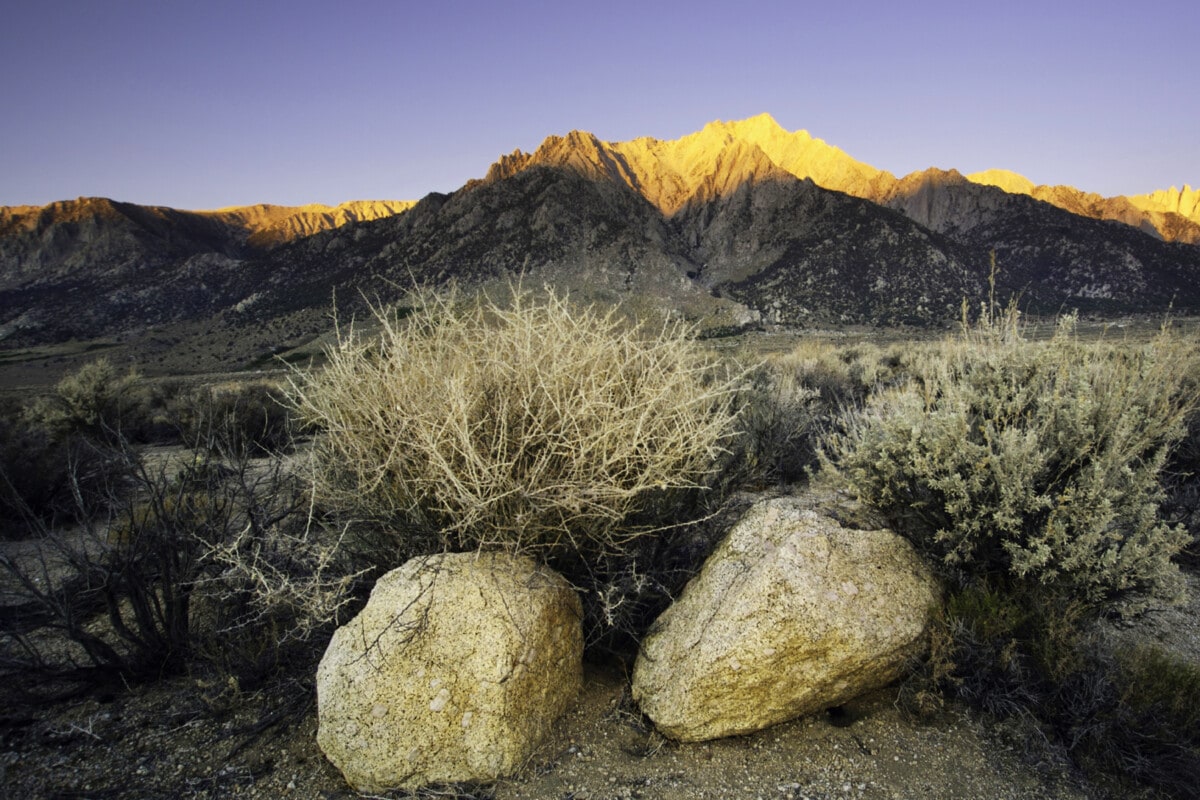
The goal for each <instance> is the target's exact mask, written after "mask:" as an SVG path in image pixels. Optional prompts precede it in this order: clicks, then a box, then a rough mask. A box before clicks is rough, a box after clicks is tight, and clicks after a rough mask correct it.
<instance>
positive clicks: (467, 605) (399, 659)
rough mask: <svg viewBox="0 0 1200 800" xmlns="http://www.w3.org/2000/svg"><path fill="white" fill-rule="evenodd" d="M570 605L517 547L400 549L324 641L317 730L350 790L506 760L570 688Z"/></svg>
mask: <svg viewBox="0 0 1200 800" xmlns="http://www.w3.org/2000/svg"><path fill="white" fill-rule="evenodd" d="M580 616H581V610H580V603H579V598H578V597H577V595H576V594H575V593H574V591H573V590H572V589H571V587H570V586H569V585H568V584H567V583H566V581H565V580H563V578H562V577H561V576H558V575H557V574H555V573H553V572H551V571H549V570H548V569H546V568H544V567H539V566H538V565H537V564H535V563H534V562H533V561H532V560H530V559H527V558H516V557H512V556H508V555H503V554H497V553H462V554H454V555H449V554H446V555H437V556H431V557H427V558H419V559H414V560H413V561H410V562H408V563H407V564H405V565H404V566H402V567H400V568H399V569H396V570H393V571H392V572H389V573H388V574H387V575H384V576H383V577H382V578H380V580H379V582H378V583H377V584H376V586H375V588H374V590H373V591H372V592H371V599H370V601H369V602H368V603H367V605H366V607H365V608H364V609H363V610H362V612H361V613H360V614H359V615H358V616H357V617H355V618H354V619H353V620H351V621H350V622H349V623H347V624H346V625H344V626H343V627H341V628H339V629H338V630H337V632H336V633H335V634H334V636H333V639H332V641H331V642H330V643H329V648H328V650H327V651H326V653H325V656H324V658H322V659H321V664H320V666H319V668H318V671H317V714H318V724H319V728H318V732H317V742H318V744H319V745H320V747H321V750H322V751H323V752H324V753H325V755H326V756H327V757H328V758H329V759H330V760H331V761H332V762H333V763H334V764H335V765H337V767H338V768H339V769H340V770H341V771H342V773H343V774H344V775H345V777H346V780H347V781H348V782H349V783H350V785H351V786H353V787H354V788H355V789H357V790H359V791H363V792H382V791H386V790H388V789H393V788H410V789H411V788H416V787H419V786H423V785H426V784H431V783H452V782H458V781H470V780H478V781H487V780H494V779H495V778H498V777H500V776H502V775H505V774H506V773H509V772H512V771H513V770H515V769H516V768H517V767H518V766H519V765H520V764H521V763H522V762H523V761H524V760H525V759H526V758H528V756H529V755H530V753H531V752H532V750H533V748H534V747H536V746H537V744H538V743H539V742H540V741H541V739H542V737H543V736H544V735H545V734H546V733H547V731H548V730H549V728H550V725H551V724H552V723H553V722H554V720H555V719H556V718H557V717H558V716H559V715H560V714H562V713H563V711H565V710H566V708H567V707H568V706H569V705H570V704H571V703H572V702H573V701H574V699H575V696H576V694H577V693H578V691H579V688H580V683H581V680H582V648H583V636H582V632H581V627H580Z"/></svg>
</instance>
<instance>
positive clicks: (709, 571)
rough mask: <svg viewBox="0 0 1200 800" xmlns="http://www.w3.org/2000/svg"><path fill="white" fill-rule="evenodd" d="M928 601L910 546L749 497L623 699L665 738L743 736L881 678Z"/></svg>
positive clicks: (914, 636)
mask: <svg viewBox="0 0 1200 800" xmlns="http://www.w3.org/2000/svg"><path fill="white" fill-rule="evenodd" d="M937 598H938V588H937V585H936V583H935V581H934V579H933V577H932V575H931V574H930V572H929V570H928V569H927V568H926V567H925V566H924V564H923V563H922V562H921V561H920V560H919V558H918V557H917V555H916V553H915V552H914V551H913V549H912V546H911V545H910V544H909V543H908V542H907V541H905V540H904V539H902V538H900V537H899V536H897V535H896V534H894V533H892V532H891V531H887V530H871V531H863V530H853V529H848V528H843V527H842V526H841V525H839V524H838V523H837V522H835V521H833V520H832V519H829V518H828V517H824V516H822V515H820V514H818V513H816V512H815V511H813V510H811V509H808V508H805V506H804V504H803V502H801V501H800V500H798V499H795V498H777V499H774V500H767V501H763V502H760V503H758V504H757V505H755V506H754V507H753V508H751V509H750V511H748V512H747V513H746V515H745V516H744V517H743V518H742V519H741V520H740V521H739V522H738V523H737V524H736V525H734V527H733V528H732V529H731V530H730V532H729V534H728V536H727V537H726V538H725V540H724V541H723V542H722V543H721V544H720V545H719V546H718V547H717V549H716V551H715V552H714V553H713V554H712V555H711V556H710V557H709V559H708V561H706V562H705V565H704V567H703V569H702V570H701V572H700V574H699V575H698V576H696V578H695V579H693V581H692V582H691V583H689V584H688V585H687V587H686V588H685V589H684V591H683V593H682V595H681V596H680V597H679V599H678V600H676V601H675V603H673V604H672V605H671V607H670V608H668V609H667V610H666V611H665V612H664V613H663V614H662V616H661V617H659V619H658V620H657V621H656V622H655V623H654V625H653V626H652V628H651V631H650V633H649V634H648V635H647V637H646V638H645V640H644V641H643V642H642V647H641V652H640V653H639V654H638V658H637V661H636V663H635V664H634V671H633V697H634V699H635V700H637V702H638V703H639V704H640V705H641V708H642V710H643V711H644V712H645V713H646V715H647V716H649V717H650V719H652V720H653V721H654V724H655V725H656V726H657V727H658V729H659V730H660V731H662V732H663V733H664V734H666V735H667V736H670V737H672V738H674V739H679V740H681V741H701V740H705V739H714V738H718V737H721V736H730V735H736V734H743V733H750V732H752V731H756V730H760V729H762V728H765V727H767V726H770V725H774V724H776V723H779V722H783V721H785V720H788V719H792V718H794V717H798V716H801V715H804V714H808V713H812V712H815V711H819V710H822V709H824V708H829V707H832V706H836V705H840V704H841V703H843V702H845V701H847V700H849V699H851V698H853V697H855V696H857V695H859V694H862V693H863V692H866V691H869V690H872V689H876V688H879V687H882V686H886V685H887V684H888V683H890V682H892V681H893V680H895V679H896V678H897V677H899V675H900V674H901V672H902V670H903V667H904V663H905V661H906V660H907V659H908V658H909V657H910V656H913V655H915V654H918V653H919V652H920V650H921V647H922V645H923V642H924V636H923V633H924V631H925V629H926V626H927V624H928V622H929V619H930V613H931V610H932V609H933V607H934V604H935V602H936V601H937Z"/></svg>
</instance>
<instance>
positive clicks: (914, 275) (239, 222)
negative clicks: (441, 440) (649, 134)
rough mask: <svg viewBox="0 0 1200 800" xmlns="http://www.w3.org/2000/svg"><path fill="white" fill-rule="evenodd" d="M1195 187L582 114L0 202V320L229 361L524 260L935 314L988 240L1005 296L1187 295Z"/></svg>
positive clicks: (835, 310)
mask: <svg viewBox="0 0 1200 800" xmlns="http://www.w3.org/2000/svg"><path fill="white" fill-rule="evenodd" d="M1196 195H1197V193H1196V192H1193V191H1192V190H1191V189H1190V188H1187V187H1185V189H1184V191H1183V192H1178V191H1174V190H1172V191H1169V192H1161V193H1156V194H1154V195H1146V196H1143V197H1141V198H1109V199H1107V200H1105V199H1103V198H1097V197H1096V196H1095V195H1086V194H1084V193H1082V192H1078V191H1076V190H1069V189H1068V187H1050V188H1047V187H1036V186H1032V184H1031V183H1030V182H1029V181H1025V180H1023V179H1021V178H1020V176H1016V175H1013V174H1010V173H1000V172H992V173H987V174H982V175H975V176H970V177H964V176H962V175H960V174H959V173H957V172H954V171H942V170H935V169H931V170H926V171H924V172H919V173H914V174H912V175H908V176H905V177H903V178H896V177H895V176H893V175H891V174H890V173H887V172H884V171H881V170H877V169H875V168H873V167H870V166H869V165H866V164H862V163H860V162H858V161H855V160H854V159H853V158H851V157H850V156H848V155H847V154H846V153H844V152H842V151H841V150H839V149H837V148H836V147H832V146H830V145H828V144H826V143H825V142H822V141H821V140H819V139H815V138H813V137H811V136H809V135H808V134H807V133H805V132H804V131H798V132H794V133H792V132H788V131H785V130H783V129H782V128H781V127H780V126H779V125H778V124H777V123H776V122H775V121H774V120H773V119H771V118H770V117H769V116H767V115H762V116H759V117H755V118H753V119H750V120H745V121H741V122H714V123H711V124H709V125H707V126H705V127H704V128H703V129H702V130H700V131H698V132H697V133H695V134H692V135H690V136H685V137H683V138H681V139H678V140H674V141H660V140H656V139H650V138H641V139H635V140H632V141H629V142H615V143H614V142H605V141H602V140H600V139H598V138H597V137H595V136H593V135H591V134H589V133H586V132H581V131H574V132H571V133H569V134H567V135H566V136H551V137H549V138H547V139H546V140H545V141H544V142H543V143H542V145H541V146H540V147H539V148H538V149H537V150H536V151H534V152H533V153H523V152H520V151H517V152H514V153H512V154H510V155H507V156H503V157H501V158H500V159H499V160H498V161H497V162H496V163H495V164H494V165H493V166H492V167H491V169H490V170H489V171H488V173H487V174H486V175H485V176H484V177H483V178H481V179H478V180H473V181H470V182H468V183H467V184H466V185H465V186H463V187H462V188H461V189H459V190H458V191H456V192H454V193H453V194H449V195H442V194H431V195H429V196H428V197H426V198H424V199H423V200H421V201H420V202H418V203H416V204H393V203H374V204H371V203H367V204H346V205H343V206H338V207H336V208H330V207H326V206H304V207H300V208H282V207H274V206H252V207H245V208H234V209H223V210H219V211H208V212H185V211H176V210H173V209H166V208H154V207H142V206H134V205H130V204H124V203H116V202H113V201H110V200H102V199H81V200H78V201H69V202H63V203H56V204H52V205H51V206H46V207H44V208H27V207H23V208H9V209H0V342H3V346H5V347H8V348H12V347H16V346H26V345H30V344H37V343H39V342H50V341H61V340H63V339H67V338H72V337H74V338H79V339H90V338H96V337H99V336H113V335H118V334H119V335H122V336H126V337H137V336H148V335H150V334H151V333H154V335H160V334H162V331H161V330H157V331H155V330H152V329H160V328H161V327H162V326H169V325H176V324H186V325H191V326H192V327H191V328H189V330H188V333H187V334H186V335H188V336H191V335H194V334H195V331H196V330H198V329H199V328H197V326H199V327H200V328H203V329H204V330H205V331H208V332H209V333H210V334H213V335H216V333H217V332H224V333H222V335H224V336H227V337H228V338H229V340H228V342H227V343H226V345H225V346H224V347H225V351H224V354H223V355H222V358H223V359H224V361H223V362H222V363H225V364H228V365H230V366H234V365H236V364H238V363H243V362H245V361H246V360H247V359H251V360H252V359H253V357H255V355H254V354H255V353H257V357H261V356H262V353H261V352H259V351H260V350H262V351H264V352H271V351H272V350H275V349H277V348H278V347H279V346H280V342H279V341H278V339H279V337H280V336H281V331H283V330H284V329H286V331H287V336H286V337H285V338H287V339H295V338H297V337H299V338H303V337H304V336H310V335H312V334H315V333H316V332H317V329H318V327H320V326H327V325H328V320H327V315H328V312H329V311H330V310H331V308H332V306H333V304H334V303H335V302H336V304H337V306H338V307H339V308H340V309H341V310H342V311H343V312H349V313H354V312H356V311H358V310H360V309H362V308H363V307H364V305H365V303H366V298H377V299H381V300H389V299H394V298H396V297H398V296H400V295H402V294H403V293H404V292H405V291H406V290H408V289H409V288H411V287H412V286H413V285H414V284H419V285H424V286H437V285H441V284H443V283H445V282H447V281H449V280H456V281H458V282H465V283H468V284H487V283H490V282H498V283H501V284H503V283H505V282H507V281H508V280H510V279H511V278H512V277H513V276H517V275H523V276H524V278H523V280H525V281H526V283H527V285H534V286H540V285H542V284H553V285H556V286H558V287H560V288H561V289H564V290H567V291H569V292H571V294H572V295H573V296H575V297H576V298H579V299H583V300H594V301H600V302H606V303H610V302H617V301H623V302H625V303H626V304H627V305H630V306H632V307H634V309H635V310H637V311H643V310H655V311H658V312H677V313H683V314H684V315H686V316H688V317H690V318H693V319H696V320H698V321H700V322H701V323H702V325H704V326H706V327H709V328H711V329H729V328H736V327H739V326H743V325H746V324H755V323H762V322H775V323H782V324H789V325H827V324H837V323H868V324H889V325H890V324H919V325H927V324H942V323H945V322H946V321H948V320H951V319H953V318H954V317H955V316H956V315H957V313H958V309H959V308H960V304H961V302H962V300H963V299H967V300H969V301H971V302H976V301H978V300H979V299H980V298H981V296H982V294H983V292H984V290H985V287H986V286H987V278H988V270H989V262H990V257H991V254H992V253H993V252H994V253H995V256H996V262H997V265H998V267H999V288H1000V291H1001V296H1002V297H1007V296H1008V295H1010V294H1020V295H1021V297H1022V303H1023V304H1024V305H1025V306H1026V307H1027V308H1029V309H1031V310H1035V311H1047V312H1056V311H1059V310H1061V309H1064V308H1080V309H1081V310H1082V311H1084V312H1085V313H1097V314H1116V313H1128V312H1135V311H1140V312H1161V311H1163V310H1165V309H1166V308H1167V307H1168V306H1169V305H1170V304H1172V303H1174V307H1175V308H1176V309H1184V310H1191V309H1200V280H1197V276H1198V275H1200V246H1196V245H1194V244H1189V243H1188V242H1191V241H1194V240H1195V241H1200V238H1198V237H1195V236H1193V233H1192V229H1193V228H1195V229H1196V231H1200V224H1198V223H1197V222H1194V221H1193V220H1192V218H1191V217H1192V216H1195V214H1196V206H1197V197H1196ZM1189 215H1191V216H1189ZM1165 239H1175V240H1176V241H1165ZM335 299H336V300H335ZM284 319H286V320H288V322H287V324H286V325H285V324H283V323H280V322H278V321H279V320H284ZM301 319H303V320H304V321H303V323H301V322H298V320H301ZM228 331H237V332H238V333H236V334H228V333H227V332H228ZM148 332H149V333H148ZM182 335H184V334H179V336H182ZM174 338H178V336H175V337H174ZM235 344H236V346H235Z"/></svg>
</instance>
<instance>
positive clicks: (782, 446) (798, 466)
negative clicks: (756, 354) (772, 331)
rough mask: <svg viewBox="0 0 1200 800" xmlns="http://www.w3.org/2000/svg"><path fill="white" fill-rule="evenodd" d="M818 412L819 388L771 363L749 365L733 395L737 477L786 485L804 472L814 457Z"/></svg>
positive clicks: (754, 481)
mask: <svg viewBox="0 0 1200 800" xmlns="http://www.w3.org/2000/svg"><path fill="white" fill-rule="evenodd" d="M821 412H822V404H821V401H820V395H819V392H818V391H817V390H815V389H812V388H810V387H808V386H806V385H805V384H804V383H803V382H802V381H801V380H800V379H799V378H798V377H797V375H796V373H795V371H792V370H788V369H786V368H783V367H781V366H780V365H778V364H776V363H774V362H767V363H765V364H762V365H759V366H757V367H755V368H753V369H752V370H750V371H749V373H748V375H747V385H746V387H745V389H744V390H743V391H742V392H741V393H740V395H739V396H738V421H739V431H740V433H739V436H738V439H737V443H736V447H735V448H734V449H735V452H736V453H737V455H738V456H739V459H738V463H737V465H736V466H737V468H738V469H739V470H740V471H741V473H742V474H741V475H740V476H739V477H740V480H742V481H743V482H745V483H746V484H749V485H754V484H769V483H778V484H789V483H794V482H796V481H798V480H800V479H801V478H802V477H804V473H805V469H806V468H807V467H809V466H811V465H812V463H813V462H814V459H815V453H816V440H817V433H818V431H819V424H820V422H821V420H822V413H821Z"/></svg>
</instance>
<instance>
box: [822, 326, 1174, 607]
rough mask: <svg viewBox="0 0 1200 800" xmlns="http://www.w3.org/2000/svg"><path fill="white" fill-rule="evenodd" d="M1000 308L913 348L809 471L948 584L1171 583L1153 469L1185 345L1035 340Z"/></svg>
mask: <svg viewBox="0 0 1200 800" xmlns="http://www.w3.org/2000/svg"><path fill="white" fill-rule="evenodd" d="M1016 319H1017V314H1016V312H1015V310H1011V311H1010V312H1009V313H1008V314H1006V315H1004V317H1003V318H1001V319H993V318H991V317H986V318H985V319H984V321H983V322H981V323H980V324H979V325H977V326H976V327H973V328H970V329H968V330H967V331H966V333H965V335H964V336H963V337H961V338H959V339H956V340H953V341H948V342H946V343H945V344H944V345H943V346H942V347H940V348H937V349H936V350H929V351H925V353H924V355H923V356H922V357H920V358H915V359H914V360H913V362H912V364H911V365H910V366H909V367H908V369H910V370H911V374H912V376H911V378H910V379H909V380H908V381H907V382H906V383H904V384H903V385H899V386H896V387H891V388H885V389H883V390H882V391H879V392H877V393H875V394H873V395H872V396H871V397H870V398H869V399H868V401H867V402H866V404H865V405H864V407H863V408H862V409H861V410H860V411H858V412H856V413H854V414H851V415H848V417H847V418H846V420H845V422H844V424H843V425H842V427H841V429H840V430H839V431H837V432H835V433H833V434H831V435H830V436H829V437H828V438H827V439H826V440H825V442H824V445H823V455H822V462H823V465H824V467H825V468H826V469H828V470H829V471H830V472H832V473H834V474H836V475H838V476H840V478H841V479H843V480H844V481H845V483H846V484H848V485H849V487H851V488H852V489H853V491H855V492H856V493H857V494H858V496H859V497H860V498H861V499H863V500H865V501H866V502H868V503H869V504H871V505H873V506H876V507H877V508H879V509H880V510H881V511H882V512H883V513H884V514H885V515H886V516H887V517H888V518H890V519H891V521H892V522H893V523H894V524H895V526H896V527H897V529H898V530H899V531H900V532H902V533H903V534H905V535H906V536H907V537H908V538H909V539H910V540H912V541H913V542H914V544H915V545H916V546H917V547H918V549H920V550H922V551H923V552H925V553H926V554H927V555H929V556H930V557H931V558H932V559H934V560H935V561H936V562H937V563H939V564H940V565H941V566H942V568H943V570H944V571H945V572H946V573H947V574H948V575H950V576H951V577H953V578H955V579H956V580H957V581H959V582H960V583H963V582H969V581H970V580H972V579H973V578H974V577H978V576H995V575H1001V576H1004V577H1005V579H1007V580H1010V581H1013V582H1022V583H1029V584H1035V585H1039V586H1042V587H1044V588H1046V589H1049V590H1053V591H1057V592H1062V593H1064V594H1069V595H1070V596H1073V597H1077V598H1079V599H1081V600H1082V601H1083V602H1085V603H1087V604H1089V605H1091V606H1093V607H1098V606H1101V605H1104V604H1106V603H1109V602H1110V601H1116V600H1118V599H1125V600H1128V599H1129V598H1130V597H1131V596H1132V595H1135V594H1139V593H1141V594H1147V595H1157V596H1161V597H1170V596H1173V595H1175V594H1176V593H1177V592H1178V591H1179V590H1180V587H1181V578H1180V575H1179V571H1178V568H1177V567H1176V566H1175V565H1174V564H1173V563H1172V561H1171V559H1172V557H1173V556H1174V555H1176V554H1177V553H1178V552H1179V551H1180V549H1181V548H1182V547H1183V546H1184V545H1185V544H1186V542H1187V538H1186V534H1185V533H1184V532H1183V531H1182V529H1180V528H1178V527H1172V526H1170V525H1168V524H1166V523H1165V522H1163V521H1162V519H1161V518H1160V516H1159V513H1158V507H1159V503H1160V502H1161V501H1162V499H1163V491H1162V488H1161V485H1160V482H1159V480H1160V474H1161V472H1162V469H1163V466H1164V464H1165V462H1166V459H1167V457H1168V455H1169V453H1170V451H1171V448H1172V446H1173V445H1175V444H1176V443H1177V442H1178V441H1179V440H1180V438H1181V437H1182V436H1183V434H1184V430H1185V427H1184V423H1185V420H1186V418H1187V414H1188V412H1189V410H1190V408H1191V407H1192V405H1193V404H1194V403H1195V397H1194V396H1192V395H1190V394H1189V393H1188V392H1187V391H1185V387H1184V385H1183V384H1182V382H1181V377H1180V376H1182V375H1186V374H1187V373H1188V370H1189V368H1190V364H1191V363H1192V362H1193V361H1194V358H1195V355H1194V348H1193V347H1192V346H1191V345H1190V344H1189V343H1187V342H1185V341H1183V340H1182V339H1180V338H1179V337H1177V336H1175V335H1174V334H1172V333H1171V332H1170V331H1164V332H1163V333H1162V335H1160V336H1158V337H1157V338H1155V339H1154V340H1153V341H1152V342H1150V343H1149V344H1146V345H1135V344H1107V343H1100V344H1092V345H1087V344H1084V343H1081V342H1080V341H1078V339H1077V338H1076V337H1075V336H1074V320H1073V318H1071V317H1067V318H1064V319H1063V320H1062V321H1061V322H1060V325H1059V329H1058V331H1057V333H1056V334H1055V335H1054V336H1053V338H1052V339H1051V340H1049V341H1047V342H1031V341H1028V340H1026V339H1024V338H1023V337H1022V336H1021V332H1020V329H1019V326H1018V325H1017V322H1016Z"/></svg>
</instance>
